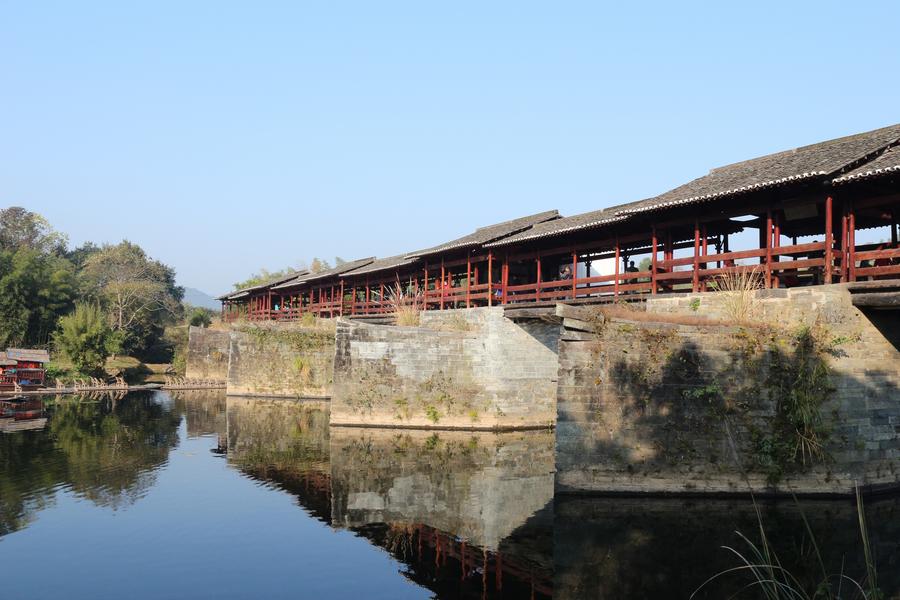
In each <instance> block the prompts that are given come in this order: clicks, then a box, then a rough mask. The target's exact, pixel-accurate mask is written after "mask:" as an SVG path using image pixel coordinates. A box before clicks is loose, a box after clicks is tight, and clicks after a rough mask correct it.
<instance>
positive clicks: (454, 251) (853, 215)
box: [219, 125, 900, 320]
mask: <svg viewBox="0 0 900 600" xmlns="http://www.w3.org/2000/svg"><path fill="white" fill-rule="evenodd" d="M898 184H900V125H893V126H890V127H885V128H883V129H877V130H874V131H869V132H866V133H860V134H856V135H852V136H848V137H844V138H839V139H835V140H830V141H826V142H821V143H818V144H813V145H810V146H804V147H801V148H796V149H793V150H788V151H785V152H779V153H777V154H771V155H768V156H763V157H760V158H755V159H752V160H748V161H744V162H739V163H735V164H731V165H727V166H724V167H720V168H717V169H713V170H712V171H710V172H709V174H707V175H705V176H703V177H700V178H698V179H695V180H693V181H691V182H689V183H686V184H684V185H682V186H680V187H677V188H675V189H673V190H669V191H667V192H665V193H663V194H661V195H659V196H656V197H653V198H649V199H646V200H641V201H638V202H632V203H629V204H623V205H619V206H613V207H610V208H605V209H602V210H597V211H593V212H589V213H584V214H580V215H575V216H571V217H563V216H561V215H560V214H559V213H557V211H555V210H553V211H547V212H544V213H540V214H536V215H532V216H528V217H522V218H519V219H514V220H511V221H506V222H504V223H498V224H496V225H491V226H488V227H482V228H480V229H477V230H476V231H474V232H473V233H471V234H469V235H466V236H464V237H461V238H459V239H456V240H453V241H450V242H446V243H444V244H440V245H438V246H435V247H433V248H428V249H425V250H419V251H415V252H410V253H408V254H405V255H400V256H394V257H389V258H380V259H376V258H364V259H360V260H356V261H352V262H349V263H345V264H342V265H340V266H338V267H336V268H333V269H329V270H326V271H323V272H319V273H309V272H305V271H301V272H296V273H293V274H291V275H290V276H287V277H283V278H281V279H277V280H274V281H270V282H268V283H266V284H263V285H258V286H255V287H251V288H246V289H242V290H238V291H235V292H232V293H229V294H226V295H224V296H221V297H220V298H219V299H220V300H221V301H222V314H223V318H224V319H225V320H234V319H236V318H245V319H250V320H296V319H299V318H300V317H302V316H303V315H305V314H312V315H315V316H323V317H334V316H347V315H378V314H382V313H389V312H393V311H394V310H395V309H396V306H398V305H399V304H404V303H405V304H409V305H414V306H415V307H416V308H418V309H420V310H435V309H438V310H440V309H447V308H464V307H474V306H491V305H496V304H513V303H537V302H553V301H560V300H564V301H573V300H575V301H584V302H603V301H615V300H620V299H623V298H625V299H635V298H640V297H643V296H645V295H653V294H658V293H665V292H698V291H705V290H707V289H710V288H712V287H714V285H715V283H714V282H715V280H716V279H717V278H719V277H720V276H722V275H723V274H727V273H735V272H741V271H746V270H749V269H755V270H758V271H761V273H762V274H763V278H764V283H765V286H766V287H768V288H785V287H787V288H790V287H796V286H806V285H814V284H828V283H836V282H855V281H867V280H878V279H884V278H892V277H898V276H900V246H898V225H897V221H898V217H900V193H898V192H900V185H898ZM866 230H878V231H874V232H872V233H871V234H870V235H867V236H866V237H868V238H869V239H874V240H876V241H875V242H874V243H857V234H858V232H861V231H866ZM640 265H643V266H640Z"/></svg>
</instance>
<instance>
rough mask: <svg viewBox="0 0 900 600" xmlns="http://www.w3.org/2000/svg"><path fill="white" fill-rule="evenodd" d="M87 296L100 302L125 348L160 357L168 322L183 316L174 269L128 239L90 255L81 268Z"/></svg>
mask: <svg viewBox="0 0 900 600" xmlns="http://www.w3.org/2000/svg"><path fill="white" fill-rule="evenodd" d="M81 281H82V289H83V292H84V295H85V296H86V297H87V298H89V299H92V300H96V301H98V302H99V303H100V305H101V306H102V307H103V309H104V310H105V311H106V313H107V315H108V317H109V320H110V324H111V326H112V328H113V330H114V331H116V332H118V333H119V334H120V336H121V340H122V345H123V351H124V352H126V353H128V354H134V355H137V356H139V357H142V358H149V357H151V356H150V355H152V358H155V359H159V358H162V359H164V360H167V359H168V357H162V356H159V354H160V353H162V354H165V353H166V352H168V353H169V354H171V352H170V350H171V349H168V350H166V349H165V348H162V349H161V347H162V346H165V344H163V343H162V339H163V333H164V331H165V326H166V325H167V324H169V323H174V322H175V321H176V320H177V319H178V318H180V316H181V311H182V308H181V298H182V297H183V296H184V289H183V288H181V287H178V286H177V285H176V284H175V271H174V270H173V269H172V268H171V267H168V266H166V265H164V264H163V263H161V262H159V261H157V260H153V259H151V258H150V257H148V256H147V254H146V253H145V252H144V250H143V249H142V248H141V247H140V246H138V245H137V244H132V243H131V242H128V241H123V242H121V243H119V244H116V245H114V246H103V247H102V248H101V249H100V250H99V251H96V252H93V253H92V254H90V256H88V257H87V259H86V260H85V263H84V268H83V269H82V271H81Z"/></svg>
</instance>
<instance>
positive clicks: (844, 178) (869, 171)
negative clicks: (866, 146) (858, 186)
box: [833, 145, 900, 184]
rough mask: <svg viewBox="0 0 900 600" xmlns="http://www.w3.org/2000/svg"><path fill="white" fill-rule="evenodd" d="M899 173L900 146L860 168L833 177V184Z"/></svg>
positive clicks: (892, 148) (886, 151) (889, 149)
mask: <svg viewBox="0 0 900 600" xmlns="http://www.w3.org/2000/svg"><path fill="white" fill-rule="evenodd" d="M898 172H900V145H897V146H892V147H891V148H888V149H887V150H885V151H884V152H883V153H882V154H881V156H879V157H878V158H876V159H875V160H873V161H871V162H867V163H866V164H864V165H862V166H861V167H857V168H856V169H853V170H852V171H849V172H847V173H844V174H843V175H841V176H840V177H835V179H834V180H833V183H837V184H840V183H847V182H850V181H858V180H860V179H870V178H872V177H880V176H883V175H890V174H891V173H898Z"/></svg>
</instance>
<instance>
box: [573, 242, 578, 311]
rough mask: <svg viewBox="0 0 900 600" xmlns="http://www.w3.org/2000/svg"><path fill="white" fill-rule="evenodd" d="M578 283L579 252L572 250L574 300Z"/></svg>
mask: <svg viewBox="0 0 900 600" xmlns="http://www.w3.org/2000/svg"><path fill="white" fill-rule="evenodd" d="M577 283H578V252H577V251H576V250H572V300H574V299H575V295H576V291H575V288H576V285H577Z"/></svg>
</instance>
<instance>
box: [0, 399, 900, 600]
mask: <svg viewBox="0 0 900 600" xmlns="http://www.w3.org/2000/svg"><path fill="white" fill-rule="evenodd" d="M34 404H35V406H33V407H31V408H30V410H29V411H28V412H27V414H26V413H24V412H23V413H22V414H20V415H19V418H18V419H16V418H14V415H11V416H8V417H7V418H4V419H0V430H2V433H0V569H2V573H3V577H2V579H0V598H4V599H19V598H22V599H25V598H28V599H31V598H70V599H80V598H85V599H87V598H91V599H102V598H153V599H160V598H206V597H216V598H351V599H354V600H360V599H363V598H390V599H402V598H439V599H448V598H453V599H460V598H466V599H468V598H472V599H475V598H479V599H483V598H506V599H513V598H535V599H546V598H551V597H552V598H557V599H566V600H568V599H580V598H602V599H605V598H667V599H668V598H688V597H690V595H691V593H692V592H693V591H694V590H696V589H697V588H698V587H699V586H700V585H701V584H702V583H703V582H704V581H705V580H706V579H707V578H709V577H710V576H712V575H714V574H716V573H717V572H719V571H722V570H724V569H728V568H730V567H734V566H737V564H738V563H737V560H736V557H735V555H734V554H733V553H731V552H730V551H729V550H727V549H725V548H723V546H730V547H733V548H735V549H737V550H739V551H744V550H745V549H746V548H747V546H746V544H745V543H744V542H743V541H742V539H741V538H740V536H739V535H738V532H740V533H742V534H744V535H746V536H747V537H748V538H750V539H751V540H754V541H757V542H758V540H759V522H760V520H761V521H762V523H763V524H764V528H765V531H766V532H767V534H768V537H769V541H770V543H771V546H772V548H773V550H774V551H775V552H777V554H778V557H779V560H780V561H781V563H782V565H783V566H784V567H785V568H788V569H790V570H791V571H792V572H793V573H794V574H795V576H796V577H797V579H798V580H799V581H800V583H806V582H813V581H817V580H818V579H821V568H820V566H819V562H818V559H817V558H816V548H818V553H819V554H821V555H822V560H823V562H824V563H825V564H826V568H827V569H828V570H829V572H832V571H833V572H838V571H840V570H841V568H843V571H844V572H845V573H846V574H848V575H851V576H854V577H857V578H858V577H861V576H862V575H863V574H864V572H865V568H864V563H863V552H862V548H861V543H860V535H859V526H858V523H857V512H856V508H855V506H854V504H853V503H852V502H849V501H845V500H829V501H824V500H822V501H801V502H797V501H794V500H786V501H785V500H782V501H778V502H773V501H766V502H762V501H760V502H758V503H757V504H756V505H754V503H753V502H752V501H751V500H750V499H730V500H723V499H718V500H713V499H696V498H695V499H683V498H682V499H679V498H652V499H651V498H639V497H607V498H597V497H556V498H554V494H553V467H554V437H553V433H552V432H549V431H546V432H541V431H537V432H515V433H503V434H494V433H471V432H466V433H461V432H455V433H450V432H427V431H401V430H378V429H354V428H338V427H334V428H329V426H328V405H327V403H324V402H312V401H310V402H303V401H289V400H268V399H246V398H227V399H226V397H225V396H224V394H223V393H220V392H179V393H164V392H140V393H130V394H127V395H120V396H118V397H115V396H110V395H105V396H96V397H93V398H92V397H62V398H58V399H54V398H50V397H48V398H45V399H43V400H42V402H40V403H34ZM757 511H758V512H757ZM757 515H759V516H757ZM866 517H867V521H868V530H869V535H870V538H871V542H870V547H871V548H872V551H873V553H874V555H875V559H876V561H877V566H878V583H879V585H880V587H881V589H882V591H884V592H885V595H886V597H888V598H890V597H896V595H897V594H898V593H900V500H898V499H897V498H890V497H889V498H882V499H872V500H871V501H869V502H868V503H867V505H866ZM807 523H808V527H807ZM810 531H811V532H812V536H810ZM813 539H814V540H815V542H816V543H815V544H813V543H812V540H813ZM842 565H843V567H842ZM748 581H749V580H748V579H746V577H745V576H744V575H743V574H742V573H740V572H738V573H736V574H732V575H729V576H727V577H723V578H721V579H717V580H715V581H713V582H712V583H711V584H709V585H708V586H707V587H705V588H703V589H702V590H701V591H700V593H699V594H698V595H697V597H698V598H726V597H728V595H729V594H731V593H733V592H735V591H737V590H739V589H740V588H742V587H743V586H744V585H746V584H747V583H748ZM810 585H812V584H811V583H810ZM752 592H753V590H752V589H751V590H750V593H748V594H745V595H744V596H742V597H748V598H750V597H755V596H754V595H753V594H752ZM848 597H850V596H848Z"/></svg>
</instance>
